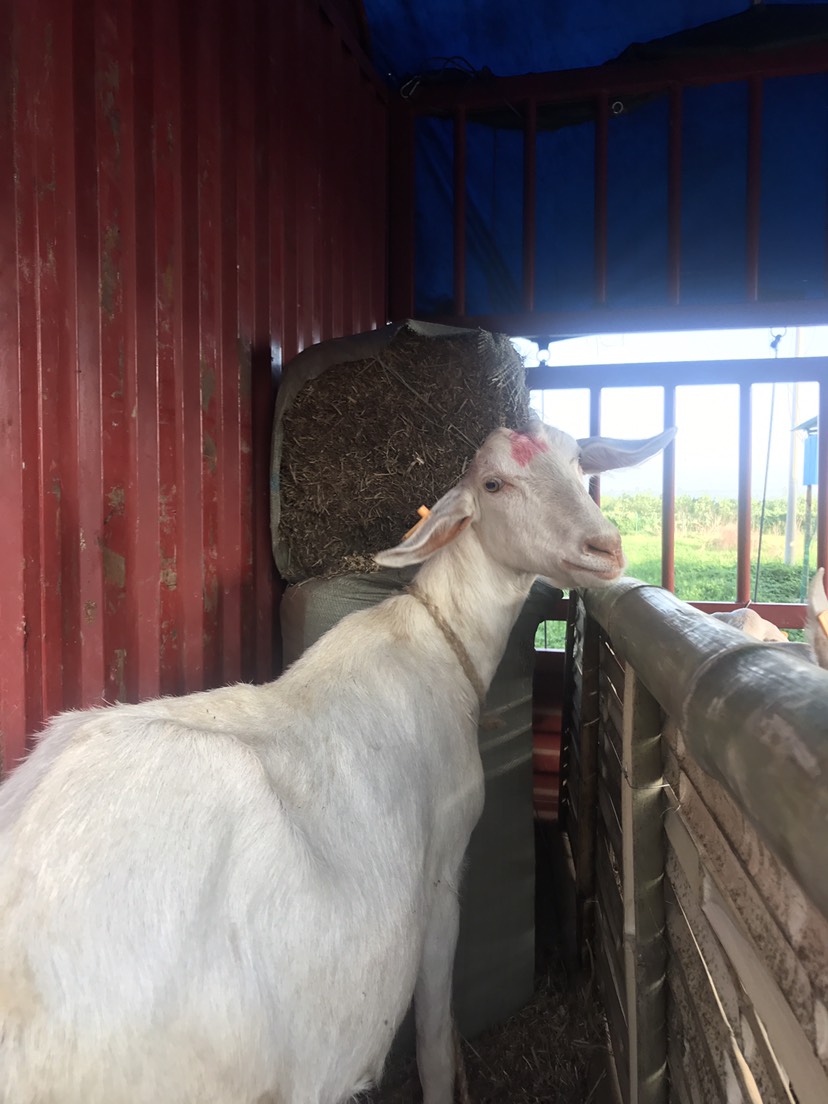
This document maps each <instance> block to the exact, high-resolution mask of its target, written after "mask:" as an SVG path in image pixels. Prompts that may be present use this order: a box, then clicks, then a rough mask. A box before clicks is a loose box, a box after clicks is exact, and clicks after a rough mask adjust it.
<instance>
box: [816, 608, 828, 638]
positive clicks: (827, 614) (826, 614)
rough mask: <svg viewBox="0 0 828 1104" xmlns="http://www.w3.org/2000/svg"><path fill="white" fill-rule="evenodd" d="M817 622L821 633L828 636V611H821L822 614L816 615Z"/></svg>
mask: <svg viewBox="0 0 828 1104" xmlns="http://www.w3.org/2000/svg"><path fill="white" fill-rule="evenodd" d="M817 621H819V624H820V628H821V629H822V631H823V632H824V633H825V635H826V636H828V610H823V611H822V613H818V614H817Z"/></svg>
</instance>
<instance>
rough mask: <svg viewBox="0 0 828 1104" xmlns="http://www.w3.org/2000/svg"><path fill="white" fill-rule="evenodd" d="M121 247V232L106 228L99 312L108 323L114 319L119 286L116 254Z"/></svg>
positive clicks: (102, 256)
mask: <svg viewBox="0 0 828 1104" xmlns="http://www.w3.org/2000/svg"><path fill="white" fill-rule="evenodd" d="M120 247H121V231H120V230H119V228H118V227H117V226H107V228H106V230H105V231H104V240H103V251H102V254H101V283H100V297H101V310H102V311H103V313H104V315H105V316H106V318H107V320H108V321H110V322H111V321H112V319H113V318H114V317H115V304H116V301H117V299H118V292H119V289H120V285H121V273H120V269H119V268H118V258H117V253H118V251H119V249H120Z"/></svg>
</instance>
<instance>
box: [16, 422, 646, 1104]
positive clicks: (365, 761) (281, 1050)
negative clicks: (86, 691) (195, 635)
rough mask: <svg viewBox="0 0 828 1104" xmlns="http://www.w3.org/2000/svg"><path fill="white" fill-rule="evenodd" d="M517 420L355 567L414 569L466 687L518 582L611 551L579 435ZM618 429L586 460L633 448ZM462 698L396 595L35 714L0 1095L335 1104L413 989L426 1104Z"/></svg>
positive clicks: (465, 767)
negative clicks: (244, 657) (97, 705)
mask: <svg viewBox="0 0 828 1104" xmlns="http://www.w3.org/2000/svg"><path fill="white" fill-rule="evenodd" d="M532 432H533V433H534V434H535V435H536V436H535V437H534V438H533V440H534V441H535V442H536V443H537V448H535V449H534V451H533V450H532V449H530V452H532V456H531V459H530V461H529V462H527V463H525V464H524V463H521V462H519V461H520V460H521V459H523V457H522V454H521V451H520V446H521V443H524V444H525V441H526V438H516V437H515V435H513V434H509V433H508V432H507V431H505V430H500V431H497V432H496V433H495V434H493V435H492V436H491V437H490V438H489V440H488V441H487V443H486V444H485V445H484V447H483V449H481V451H480V453H479V454H478V456H477V458H476V459H475V461H474V463H473V464H472V466H471V468H470V469H469V472H468V473H467V475H466V476H465V477H464V478H463V480H462V481H461V483H460V484H459V486H458V487H457V488H455V489H454V490H452V491H450V492H449V493H448V494H447V495H446V496H445V497H444V498H443V499H441V500H440V502H439V503H438V504H437V505H436V506H435V508H434V510H433V512H432V515H431V517H429V519H428V520H427V522H426V523H425V524H424V525H423V527H422V528H421V529H420V530H419V531H418V532H417V533H416V534H415V535H414V536H413V537H412V538H411V539H410V540H409V541H407V542H405V543H404V544H402V545H400V546H399V548H397V549H393V550H390V551H389V552H387V553H384V554H383V555H382V556H380V557H378V559H379V560H380V561H381V562H384V563H396V564H401V563H414V562H422V561H426V562H425V564H424V566H423V567H422V569H421V570H420V572H419V573H418V576H417V586H418V587H419V588H420V589H421V591H422V592H423V593H424V594H426V595H428V597H429V598H430V600H431V601H432V602H434V603H436V605H437V606H438V607H439V609H440V611H441V612H442V614H443V616H444V617H445V618H446V619H447V620H448V621H449V623H450V624H451V626H452V627H453V629H454V631H455V632H456V633H457V634H458V635H459V636H460V638H461V639H462V640H463V642H464V643H465V646H466V648H467V649H468V651H469V653H470V655H471V658H472V661H473V663H474V664H475V666H476V668H477V670H478V672H479V673H480V676H481V678H482V679H483V681H484V683H485V684H486V685H488V683H489V681H490V680H491V677H492V675H493V673H494V671H495V668H496V666H497V663H498V661H499V659H500V656H501V653H502V651H503V648H504V646H505V641H506V639H507V637H508V634H509V631H510V629H511V627H512V625H513V623H514V621H515V618H516V616H517V614H518V612H519V610H520V608H521V606H522V604H523V601H524V599H525V597H526V595H527V593H528V590H529V588H530V585H531V583H532V580H533V578H534V576H535V575H536V574H543V575H546V576H548V577H549V578H551V579H552V580H553V581H554V582H556V583H558V584H560V585H563V586H571V585H589V584H590V583H595V584H601V583H605V582H608V581H610V580H611V579H613V578H615V577H616V576H617V575H618V574H620V572H621V569H622V566H623V560H622V557H621V552H620V541H619V538H618V534H617V532H616V531H615V529H614V528H613V527H612V526H611V525H609V524H608V523H607V522H606V521H605V520H604V519H603V518H602V517H601V514H600V512H599V511H598V509H597V508H596V507H595V505H594V504H593V503H592V501H591V500H590V499H589V498H588V496H587V495H586V492H585V490H584V487H583V480H582V478H581V475H580V471H579V463H578V457H579V449H578V445H577V443H576V442H575V441H573V440H572V438H569V437H567V436H566V435H565V434H561V433H559V432H558V431H555V430H549V431H545V430H543V429H542V428H541V427H539V426H537V425H536V426H535V427H534V428H533V430H532ZM516 442H517V444H516ZM663 443H664V438H663V437H662V438H659V439H658V440H657V441H656V442H655V443H651V444H650V445H649V446H647V447H649V449H650V451H651V452H652V451H655V450H656V449H657V448H659V447H661V446H662V445H663ZM616 445H617V443H613V446H612V447H611V448H610V452H611V453H612V456H609V454H608V453H607V446H606V445H602V446H600V447H602V448H603V449H604V452H603V453H602V456H603V462H604V463H605V464H607V465H608V466H614V464H621V463H627V462H630V461H632V462H637V461H638V460H640V459H641V458H642V455H641V447H639V448H638V449H637V450H636V449H633V450H631V451H629V452H624V451H623V450H621V449H620V448H618V447H616ZM638 445H639V446H640V445H641V443H640V442H639V443H638ZM593 447H595V443H594V442H587V443H585V444H584V448H583V459H584V468H585V470H586V468H587V465H588V460H589V454H590V449H591V448H593ZM645 451H646V448H645ZM612 457H615V461H614V462H613V459H612ZM492 480H497V481H500V486H499V489H498V490H496V491H494V492H493V493H490V492H488V491H487V490H486V489H485V484H486V482H487V481H488V482H489V484H490V485H492ZM477 711H478V702H477V700H476V696H475V694H474V692H473V690H472V688H471V685H470V683H469V681H468V679H467V678H466V677H465V676H464V675H463V673H462V669H461V666H460V664H459V661H458V659H457V657H456V655H455V654H454V652H453V651H452V649H451V647H450V646H449V645H448V643H447V641H446V639H445V637H444V636H443V634H442V633H441V632H440V631H439V630H438V629H437V628H436V626H435V624H434V622H433V620H432V619H431V617H430V615H429V613H428V612H427V611H426V609H424V608H423V606H422V605H421V604H420V603H418V602H417V601H416V600H415V599H414V598H413V597H410V596H408V595H405V596H400V597H396V598H392V599H390V600H389V601H387V602H384V603H383V604H382V605H380V606H377V607H375V608H373V609H371V610H367V611H364V612H360V613H355V614H352V615H351V616H350V617H348V618H347V619H346V620H344V621H343V622H341V623H340V624H339V625H338V626H337V627H336V628H335V629H333V630H332V631H331V632H330V633H328V634H327V635H326V636H325V637H324V638H323V639H321V640H320V641H319V642H318V643H317V644H316V645H315V646H314V647H312V648H311V649H310V650H309V651H308V652H307V653H306V654H305V655H304V656H303V657H302V659H300V660H299V661H298V662H297V663H296V664H295V665H294V666H293V667H291V668H290V669H289V670H288V671H287V672H286V673H285V674H284V675H283V676H282V677H281V678H280V679H279V680H278V681H276V682H274V683H271V684H269V685H266V686H260V687H254V686H247V685H238V686H231V687H225V688H223V689H219V690H212V691H208V692H204V693H198V694H191V695H188V696H187V697H181V698H163V699H159V700H155V701H148V702H144V703H142V704H139V705H118V706H114V707H112V708H105V709H99V710H87V711H83V712H78V713H69V714H65V715H63V716H60V717H58V718H57V719H56V720H54V721H53V722H52V723H51V724H50V725H49V727H48V728H47V730H46V732H45V733H44V735H43V738H42V739H41V741H40V743H39V744H38V746H37V748H36V750H35V751H34V752H33V753H32V755H31V756H30V757H29V759H28V760H27V761H26V762H25V763H24V764H23V765H22V766H20V767H19V768H18V769H17V771H16V772H15V773H14V774H13V776H12V777H11V778H10V779H9V780H8V781H7V782H6V783H5V785H4V786H3V787H2V789H0V1100H1V1101H2V1102H3V1104H254V1102H255V1104H338V1102H340V1101H344V1100H346V1099H347V1098H348V1097H350V1096H351V1095H352V1094H353V1093H355V1092H357V1091H358V1090H360V1089H361V1088H363V1087H365V1086H366V1085H367V1084H369V1083H370V1082H371V1081H372V1080H374V1079H376V1078H378V1077H379V1076H380V1073H381V1071H382V1065H383V1061H384V1059H385V1056H386V1054H387V1051H388V1048H389V1045H390V1043H391V1041H392V1038H393V1036H394V1033H395V1031H396V1029H397V1027H398V1025H399V1023H400V1021H401V1019H402V1017H403V1015H404V1013H405V1010H406V1007H407V1005H408V1003H409V1001H410V999H411V996H412V993H415V990H416V993H415V1003H416V1012H417V1034H418V1061H419V1067H420V1075H421V1080H422V1083H423V1090H424V1099H425V1101H426V1104H449V1101H450V1100H451V1098H452V1082H453V1073H454V1067H453V1056H452V1046H451V1020H450V1001H451V969H452V961H453V955H454V945H455V941H456V936H457V921H458V911H459V905H458V899H457V889H458V886H457V882H458V878H459V872H460V867H461V863H462V859H463V853H464V851H465V849H466V844H467V842H468V839H469V835H470V833H471V830H472V828H473V826H474V824H475V822H476V820H477V818H478V816H479V815H480V811H481V808H482V804H483V779H482V772H481V765H480V759H479V755H478V752H477V742H476V719H477Z"/></svg>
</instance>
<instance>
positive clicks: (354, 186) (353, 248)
mask: <svg viewBox="0 0 828 1104" xmlns="http://www.w3.org/2000/svg"><path fill="white" fill-rule="evenodd" d="M341 65H342V70H343V78H344V102H346V104H347V110H348V125H347V130H346V134H347V135H348V141H349V144H350V147H351V149H352V150H353V149H359V126H360V117H359V114H360V110H361V107H362V105H361V103H360V98H359V95H358V92H359V84H358V82H359V73H358V71H357V66H355V64H353V61H352V59H351V57H349V55H348V54H347V53H346V54H343V55H342V60H341ZM358 163H359V158H358ZM347 180H348V185H347V189H346V194H347V197H348V210H347V212H346V227H344V233H346V236H347V250H348V265H347V267H346V274H347V278H348V285H347V290H348V291H349V293H350V295H349V297H348V298H347V299H346V307H347V318H346V325H347V331H348V333H358V332H359V331H360V330H361V329H362V318H361V311H362V277H363V273H364V265H363V263H362V258H363V234H364V230H363V222H362V209H361V198H362V182H361V180H360V179H359V176H358V173H357V172H355V171H354V169H353V166H352V167H351V168H350V171H349V172H348V177H347Z"/></svg>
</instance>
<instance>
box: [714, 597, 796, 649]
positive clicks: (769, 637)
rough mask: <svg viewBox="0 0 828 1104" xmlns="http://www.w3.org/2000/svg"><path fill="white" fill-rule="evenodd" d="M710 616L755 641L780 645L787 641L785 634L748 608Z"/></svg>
mask: <svg viewBox="0 0 828 1104" xmlns="http://www.w3.org/2000/svg"><path fill="white" fill-rule="evenodd" d="M710 616H711V617H715V618H716V620H717V621H723V622H724V623H725V624H726V625H732V626H733V628H734V629H739V630H740V631H741V632H743V633H745V635H746V636H752V637H753V638H754V639H755V640H762V641H764V642H766V643H780V644H785V643H787V641H788V636H787V633H784V632H782V630H781V629H780V628H778V627H777V626H776V625H774V623H773V622H772V621H767V620H766V619H765V618H764V617H762V616H761V614H759V613H757V612H756V610H755V609H751V608H750V606H746V607H744V608H743V609H737V610H730V611H729V612H728V613H711V614H710Z"/></svg>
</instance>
